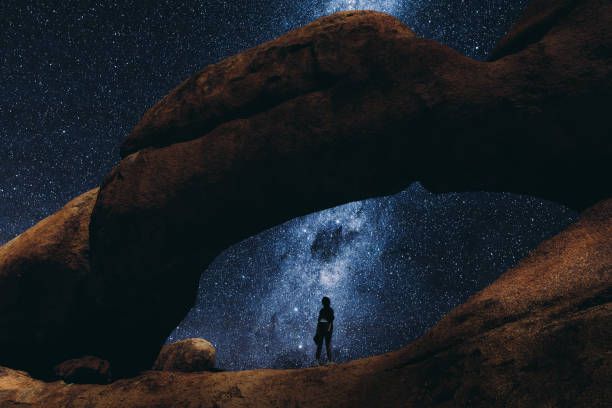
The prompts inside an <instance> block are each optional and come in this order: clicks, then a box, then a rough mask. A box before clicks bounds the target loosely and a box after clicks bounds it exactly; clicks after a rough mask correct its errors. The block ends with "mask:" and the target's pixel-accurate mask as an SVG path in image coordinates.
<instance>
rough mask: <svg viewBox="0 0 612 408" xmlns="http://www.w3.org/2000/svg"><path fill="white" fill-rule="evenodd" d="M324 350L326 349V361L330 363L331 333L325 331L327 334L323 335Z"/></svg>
mask: <svg viewBox="0 0 612 408" xmlns="http://www.w3.org/2000/svg"><path fill="white" fill-rule="evenodd" d="M325 349H326V350H325V351H327V362H328V363H331V362H332V355H331V333H327V335H326V336H325Z"/></svg>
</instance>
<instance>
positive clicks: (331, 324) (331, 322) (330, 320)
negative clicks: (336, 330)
mask: <svg viewBox="0 0 612 408" xmlns="http://www.w3.org/2000/svg"><path fill="white" fill-rule="evenodd" d="M333 325H334V311H333V310H332V311H331V319H329V329H328V330H327V331H332V327H333Z"/></svg>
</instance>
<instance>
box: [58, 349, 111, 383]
mask: <svg viewBox="0 0 612 408" xmlns="http://www.w3.org/2000/svg"><path fill="white" fill-rule="evenodd" d="M53 373H54V374H55V376H56V377H57V378H61V379H62V380H64V381H65V382H67V383H77V384H108V383H109V382H110V381H111V378H112V376H111V368H110V363H109V362H108V361H106V360H102V359H100V358H98V357H95V356H85V357H81V358H75V359H72V360H66V361H64V362H63V363H61V364H58V365H56V366H55V367H53Z"/></svg>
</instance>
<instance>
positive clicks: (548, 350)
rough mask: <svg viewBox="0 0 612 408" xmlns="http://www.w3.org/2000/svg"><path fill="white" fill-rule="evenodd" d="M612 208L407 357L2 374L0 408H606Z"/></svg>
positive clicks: (548, 248) (556, 242) (477, 300)
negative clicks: (93, 377) (119, 374)
mask: <svg viewBox="0 0 612 408" xmlns="http://www.w3.org/2000/svg"><path fill="white" fill-rule="evenodd" d="M610 237H612V200H608V201H605V202H601V203H599V204H597V205H596V206H594V207H593V208H591V209H589V210H587V211H586V212H584V213H583V214H582V215H581V220H580V221H579V222H577V223H575V224H573V225H571V226H570V227H569V228H568V229H567V230H566V231H564V232H562V233H560V234H558V235H557V236H555V237H553V238H551V239H549V240H547V241H545V242H543V243H542V244H541V245H540V246H539V247H538V248H537V249H536V250H534V251H533V252H532V253H531V254H530V255H529V256H528V257H527V258H526V259H524V260H523V261H521V262H520V263H519V264H518V265H517V266H516V267H515V268H513V269H511V270H509V271H507V272H506V273H505V274H504V275H502V276H501V277H500V278H499V279H498V280H497V281H495V282H494V283H493V284H492V285H490V286H489V287H487V288H485V289H484V290H482V291H481V292H479V293H477V294H476V295H474V296H472V297H471V298H470V299H469V300H468V301H467V302H466V303H465V304H463V305H462V306H460V307H458V308H456V309H454V310H453V311H451V312H450V313H448V314H447V315H446V316H445V317H444V318H443V319H442V320H441V321H440V322H439V323H438V324H437V325H436V326H435V327H434V328H432V329H431V330H430V331H429V332H428V333H427V334H425V335H424V336H423V337H422V338H420V339H419V340H417V341H416V342H414V343H412V344H410V345H409V346H407V347H405V348H403V349H400V350H398V351H395V352H392V353H388V354H384V355H380V356H375V357H370V358H366V359H361V360H356V361H351V362H349V363H345V364H339V365H334V366H329V367H318V368H308V369H301V370H251V371H238V372H219V373H211V372H204V373H189V374H187V373H170V372H167V371H161V372H160V371H149V372H145V373H143V374H141V375H139V376H137V377H134V378H129V379H124V380H119V381H116V382H114V383H112V384H110V385H106V386H95V385H73V386H67V385H65V384H64V383H63V382H54V383H43V382H41V381H38V380H33V379H32V378H30V377H29V376H27V375H26V374H25V373H23V372H18V371H14V370H10V369H2V368H0V401H4V403H0V407H17V406H19V407H23V406H26V407H68V406H69V407H75V408H80V407H83V408H84V407H89V408H103V407H104V408H110V407H119V406H121V407H142V408H145V407H147V408H148V407H166V408H171V407H177V408H179V407H181V408H183V407H283V406H286V407H295V406H300V407H329V406H337V407H396V406H405V407H452V406H462V407H497V406H505V407H536V406H537V407H595V408H597V407H608V406H609V402H610V401H611V400H612V376H611V375H610V374H611V373H612V359H611V358H610V349H611V348H612V340H611V339H612V303H611V302H612V240H611V239H610Z"/></svg>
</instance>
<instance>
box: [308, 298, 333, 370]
mask: <svg viewBox="0 0 612 408" xmlns="http://www.w3.org/2000/svg"><path fill="white" fill-rule="evenodd" d="M321 303H323V309H321V310H320V311H319V319H318V320H317V333H316V334H315V336H314V338H313V339H314V342H315V343H316V344H317V355H316V359H315V361H314V363H313V365H315V366H318V365H319V364H320V358H321V347H322V346H323V340H325V349H326V351H327V363H328V364H329V363H331V362H332V357H331V338H332V333H333V329H334V309H332V308H331V307H330V306H329V305H330V300H329V298H328V297H327V296H325V297H324V298H323V299H321Z"/></svg>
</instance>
